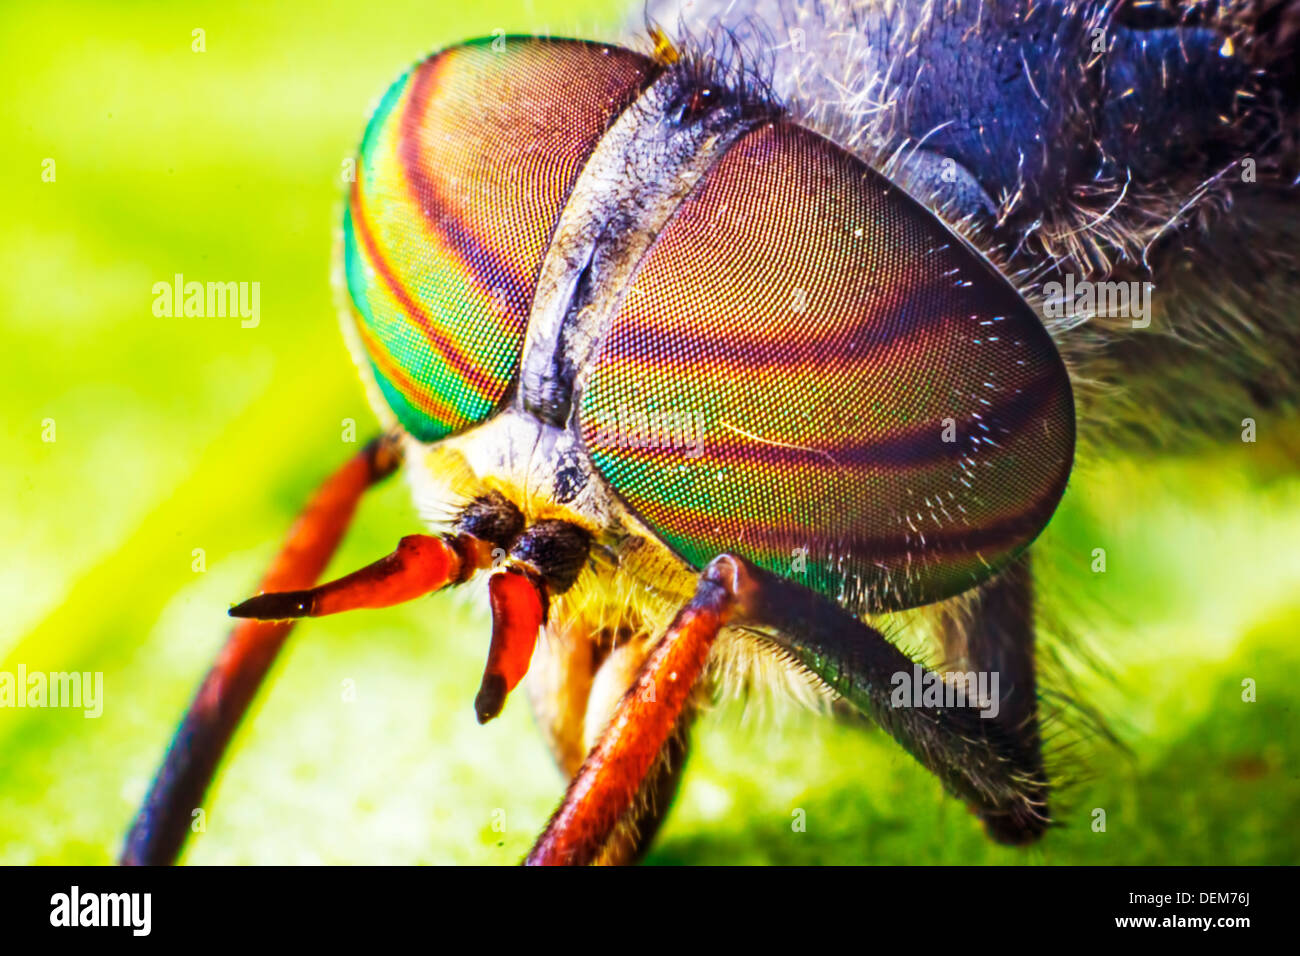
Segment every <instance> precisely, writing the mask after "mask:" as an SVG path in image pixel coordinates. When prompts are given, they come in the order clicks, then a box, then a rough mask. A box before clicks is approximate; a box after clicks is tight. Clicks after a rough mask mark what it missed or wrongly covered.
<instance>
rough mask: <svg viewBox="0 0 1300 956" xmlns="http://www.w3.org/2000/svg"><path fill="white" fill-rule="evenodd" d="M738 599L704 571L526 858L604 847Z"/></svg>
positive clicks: (569, 858)
mask: <svg viewBox="0 0 1300 956" xmlns="http://www.w3.org/2000/svg"><path fill="white" fill-rule="evenodd" d="M734 601H735V599H734V597H733V591H732V589H730V588H728V587H726V586H724V585H722V584H719V583H717V582H715V581H714V580H711V579H710V578H709V577H708V576H706V577H704V578H702V579H701V581H700V584H699V587H698V589H697V590H696V592H695V597H694V598H692V599H691V601H690V603H688V604H687V605H686V606H685V607H684V608H682V610H681V611H679V612H678V614H677V616H676V617H675V618H674V619H673V622H672V624H671V625H669V628H668V632H667V633H666V634H665V635H664V637H663V639H662V640H661V641H660V642H659V643H658V644H657V645H656V646H655V649H654V650H653V651H652V652H651V654H650V657H649V659H648V660H647V661H646V663H645V665H644V666H643V667H642V669H641V674H640V676H639V677H638V678H637V681H636V683H635V684H633V685H632V687H631V688H630V689H629V690H628V692H627V694H625V695H624V697H623V700H622V702H621V703H620V704H619V707H618V710H617V711H615V713H614V716H613V718H612V719H611V720H610V724H609V727H607V728H606V730H605V733H604V734H603V735H602V736H601V738H600V742H599V743H598V744H597V745H596V747H595V748H594V749H593V750H592V752H591V754H590V755H589V756H588V757H587V760H586V762H585V763H583V765H582V769H580V770H579V771H578V775H577V776H576V777H574V778H573V781H572V782H571V783H570V784H569V790H568V792H567V793H566V794H565V797H564V802H563V803H561V804H560V808H559V809H558V810H556V811H555V815H554V816H552V817H551V821H550V823H549V824H547V827H546V830H545V832H543V833H542V835H541V837H539V838H538V840H537V844H536V845H535V846H534V847H533V850H532V852H531V853H529V855H528V859H527V860H525V863H527V864H528V865H531V866H549V865H565V864H568V865H575V866H582V865H585V864H587V863H590V862H592V861H593V860H595V859H596V857H597V856H598V855H599V854H600V851H601V850H602V849H603V848H604V846H605V844H606V842H607V841H608V840H609V838H610V835H611V834H612V833H613V832H614V828H615V827H616V826H617V825H618V822H619V820H620V819H622V818H623V816H624V815H625V814H626V813H627V812H628V811H629V810H631V809H632V806H633V802H634V801H635V799H636V795H637V793H638V791H639V790H640V789H641V784H642V782H643V781H644V780H645V779H646V775H647V774H649V772H650V770H651V769H652V768H653V766H654V764H655V761H656V760H657V759H658V758H659V754H660V752H661V751H662V750H663V748H664V745H665V744H666V743H667V742H668V740H669V738H670V737H671V736H672V733H673V729H674V727H675V725H676V723H677V719H678V717H680V716H681V713H682V710H683V708H684V707H685V705H686V703H687V701H688V700H689V698H690V695H691V691H692V690H693V689H694V687H695V685H696V682H697V681H698V680H699V677H700V675H701V674H702V673H703V671H704V665H705V663H706V661H707V660H708V657H709V649H710V648H711V647H712V646H713V641H714V640H715V639H716V638H717V636H718V632H719V631H720V630H721V629H722V627H723V625H724V624H726V622H727V620H728V619H729V617H730V616H731V612H732V608H733V606H734Z"/></svg>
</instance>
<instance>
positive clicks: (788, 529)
mask: <svg viewBox="0 0 1300 956" xmlns="http://www.w3.org/2000/svg"><path fill="white" fill-rule="evenodd" d="M582 388H583V391H582V394H581V397H580V402H579V412H580V416H581V419H580V425H581V429H582V435H583V440H584V443H585V444H586V446H587V448H588V450H589V451H590V453H591V455H592V459H593V462H594V463H595V465H596V467H597V468H598V469H599V470H600V472H601V473H602V474H603V475H604V476H605V478H606V479H607V480H608V481H609V483H610V484H611V486H612V487H613V488H614V490H615V491H616V492H617V493H618V494H619V495H620V496H621V497H622V498H623V500H624V501H625V502H626V503H627V504H628V505H629V506H630V507H631V508H632V509H633V511H634V512H636V513H637V514H638V515H639V516H640V517H641V518H642V519H643V520H644V521H645V522H646V523H647V524H648V525H649V526H650V528H651V529H653V530H654V532H655V533H656V534H657V535H659V536H660V537H661V538H662V539H663V540H664V541H666V542H667V543H668V544H669V545H670V546H672V547H673V548H674V549H675V550H676V551H677V552H678V553H679V554H681V555H682V556H683V557H684V558H686V559H687V560H688V561H689V562H691V563H692V564H693V565H695V566H696V567H702V566H703V565H704V564H706V563H707V562H708V561H709V560H710V558H712V557H713V556H715V555H716V554H719V553H721V552H726V551H730V552H733V553H739V554H741V555H743V556H745V557H747V558H749V559H751V560H753V561H755V562H756V563H758V564H760V565H763V566H765V567H767V568H769V569H770V570H773V571H775V572H777V573H779V574H782V575H785V576H787V577H790V578H792V579H794V580H798V581H801V582H803V583H805V584H808V585H809V586H811V587H813V588H815V589H816V590H818V591H820V592H822V593H823V594H827V595H829V596H832V597H834V598H836V599H839V600H841V601H844V602H846V603H847V604H850V605H851V606H853V607H855V608H859V609H862V610H893V609H900V608H905V607H910V606H915V605H919V604H923V603H928V602H931V601H935V600H939V599H941V598H944V597H948V596H951V595H953V594H957V593H960V592H961V591H963V590H966V589H967V588H969V587H971V586H973V585H975V584H977V583H979V582H980V581H982V580H984V579H985V578H987V577H988V576H990V575H991V574H993V573H994V572H995V571H996V570H997V569H998V568H1000V567H1002V566H1004V565H1005V564H1006V563H1007V562H1008V561H1009V560H1011V559H1012V558H1013V557H1014V556H1015V555H1016V554H1017V553H1018V552H1019V551H1020V550H1022V549H1023V548H1024V547H1025V546H1026V545H1027V544H1028V543H1029V542H1030V541H1031V540H1032V539H1033V538H1034V537H1035V536H1036V535H1037V534H1038V532H1039V531H1040V530H1041V529H1042V527H1043V526H1044V525H1045V524H1046V522H1047V520H1048V519H1049V517H1050V516H1051V514H1052V512H1053V511H1054V510H1055V508H1056V505H1057V502H1058V501H1059V499H1060V497H1061V494H1062V492H1063V490H1064V488H1065V483H1066V479H1067V477H1068V475H1069V472H1070V466H1071V462H1072V459H1073V449H1074V403H1073V397H1072V394H1071V389H1070V383H1069V379H1068V377H1067V374H1066V370H1065V367H1064V365H1063V363H1062V362H1061V359H1060V357H1059V356H1058V354H1057V352H1056V349H1055V347H1054V346H1053V344H1052V341H1051V339H1050V338H1049V336H1048V335H1047V333H1046V331H1045V330H1044V328H1043V326H1042V324H1041V322H1040V321H1039V320H1038V317H1037V316H1036V315H1035V314H1034V312H1033V311H1032V309H1030V307H1029V306H1028V305H1027V304H1026V303H1025V301H1024V300H1023V299H1022V298H1021V297H1020V295H1019V294H1018V293H1017V292H1016V291H1015V289H1014V288H1012V286H1011V285H1010V284H1009V283H1008V282H1007V281H1006V280H1005V279H1004V278H1003V277H1002V276H1001V274H1000V273H998V271H997V270H996V269H995V268H994V267H993V266H991V265H990V264H989V263H988V262H987V261H986V260H985V259H984V258H983V257H982V256H980V255H979V254H978V253H977V252H975V251H974V250H972V249H971V248H970V247H969V246H968V245H966V244H965V243H964V242H963V241H962V240H960V239H959V238H957V237H956V236H955V235H953V234H952V233H951V232H950V231H949V230H948V229H947V228H946V227H945V226H944V225H943V224H942V223H941V222H939V221H938V220H937V219H936V218H935V217H934V216H933V215H931V214H930V213H929V212H928V211H927V210H925V209H924V208H923V207H921V206H920V205H919V204H917V203H916V202H914V201H913V200H911V199H910V198H909V197H907V196H906V195H904V194H903V193H902V192H901V191H899V190H898V189H897V188H895V187H893V186H892V185H891V184H890V183H889V181H888V180H886V179H885V178H884V177H882V176H880V175H879V174H877V173H875V172H874V171H872V170H871V169H870V168H868V167H867V166H866V165H865V164H863V163H861V162H859V161H858V160H857V159H856V158H854V157H853V156H851V155H850V154H848V153H847V152H845V151H844V150H842V149H840V148H838V147H837V146H835V145H834V144H832V143H830V142H829V141H827V140H825V139H822V138H821V137H819V136H817V135H815V134H813V133H811V132H810V131H808V130H806V129H804V128H802V127H800V126H797V125H795V124H791V123H774V124H768V125H765V126H763V127H760V128H758V129H756V130H754V131H752V132H751V133H749V134H747V135H746V136H744V137H743V138H741V139H740V140H739V141H738V142H737V143H736V145H735V146H733V147H732V148H731V149H730V150H729V151H728V152H727V153H726V154H725V155H724V156H723V157H722V159H720V160H719V161H718V162H717V163H715V164H714V166H713V167H712V168H711V169H710V171H709V172H708V173H707V174H706V175H705V176H704V177H703V178H702V179H701V181H700V182H699V183H698V184H697V186H696V187H695V189H694V190H693V192H692V193H691V194H690V195H689V196H688V197H687V199H686V200H685V201H684V203H683V204H682V205H681V206H680V207H679V209H678V211H677V212H676V213H675V215H674V217H673V218H672V219H671V220H670V221H669V223H668V225H667V226H666V228H665V229H664V230H663V231H662V232H661V234H660V236H659V237H658V238H657V239H656V241H655V243H654V245H653V246H652V247H651V249H650V251H649V252H648V253H647V255H646V256H645V258H644V259H643V261H642V263H641V266H640V267H639V270H638V272H637V274H636V275H635V276H634V278H633V280H632V282H631V284H630V286H629V288H628V290H627V293H626V296H625V299H624V301H623V303H622V305H621V306H620V309H619V311H618V312H617V313H616V315H615V317H614V319H613V321H612V324H611V326H610V328H609V329H608V331H607V332H606V334H605V338H604V340H603V341H602V343H601V345H600V347H599V350H598V354H597V358H596V360H595V363H594V365H593V367H592V369H591V371H590V373H589V377H588V378H587V380H586V381H585V383H583V385H582Z"/></svg>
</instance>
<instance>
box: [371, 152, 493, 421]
mask: <svg viewBox="0 0 1300 956" xmlns="http://www.w3.org/2000/svg"><path fill="white" fill-rule="evenodd" d="M361 179H362V177H360V176H358V177H357V180H356V182H354V183H353V184H352V224H353V228H354V229H355V231H356V234H357V235H358V236H360V237H361V243H362V245H363V246H364V247H365V249H366V254H367V256H368V257H369V259H370V262H371V264H372V265H373V266H374V268H375V271H376V272H377V273H379V276H380V278H381V279H383V281H384V285H385V286H387V288H388V290H389V292H391V293H392V295H393V297H394V298H395V299H397V302H398V304H399V305H400V306H401V307H402V311H403V313H404V314H405V315H406V316H407V317H409V318H410V319H412V320H413V321H414V322H415V324H416V325H418V326H419V327H420V330H421V331H422V332H423V333H424V337H425V339H427V340H428V342H429V345H430V346H431V347H432V349H433V350H434V352H436V353H437V354H438V357H439V358H441V359H442V360H443V362H445V363H446V364H447V365H448V366H449V367H450V368H451V369H452V370H453V371H455V372H456V374H458V375H459V376H460V377H461V378H462V379H463V380H464V381H465V382H466V384H468V385H469V386H470V387H471V388H473V389H474V390H475V391H476V392H477V393H478V394H479V395H480V396H481V397H483V398H486V399H489V400H495V399H496V397H497V395H498V394H499V393H500V391H501V385H502V383H500V382H497V381H496V380H494V379H493V378H491V377H490V376H488V375H487V374H485V373H484V372H483V370H482V369H480V368H477V367H476V366H474V365H472V364H470V363H469V362H468V361H466V359H465V356H464V354H463V353H462V352H461V350H460V349H459V348H458V347H457V345H456V343H455V342H453V341H452V340H451V339H449V338H448V337H447V336H446V335H445V334H443V333H442V332H441V331H439V330H438V328H437V327H436V326H435V325H434V324H433V320H432V319H431V318H430V316H429V313H428V312H426V311H425V309H424V307H423V306H421V305H420V303H418V302H417V301H416V300H415V299H413V298H412V297H411V295H410V294H409V293H408V292H407V291H406V289H405V287H404V286H403V285H402V283H401V281H400V280H399V279H398V278H397V276H395V275H394V274H393V270H392V268H391V267H390V266H389V264H388V262H387V261H386V260H385V259H384V255H383V252H382V251H381V250H380V249H379V246H378V244H377V243H376V241H375V237H374V235H373V234H372V233H371V231H370V222H369V220H368V219H367V218H366V214H365V210H364V209H363V208H362V204H361ZM456 417H457V418H458V419H459V418H461V417H463V416H461V415H460V414H459V413H458V414H457V416H456Z"/></svg>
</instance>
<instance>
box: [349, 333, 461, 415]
mask: <svg viewBox="0 0 1300 956" xmlns="http://www.w3.org/2000/svg"><path fill="white" fill-rule="evenodd" d="M356 326H357V332H358V333H359V334H360V335H361V341H362V344H364V345H365V347H366V351H367V352H368V353H369V354H370V360H371V361H372V362H374V363H375V365H376V366H377V367H378V368H379V371H380V372H381V373H382V374H383V376H384V378H386V379H387V380H388V381H389V382H390V383H391V384H392V385H393V387H394V388H396V389H397V390H398V391H399V392H401V393H402V397H403V398H405V399H406V400H407V401H408V402H410V403H411V405H413V406H414V407H415V408H417V409H419V410H420V411H421V412H423V413H424V414H426V415H428V416H429V417H430V418H433V419H434V420H435V421H437V422H440V423H442V424H444V425H456V424H463V423H464V422H465V420H466V419H465V416H464V414H462V413H461V412H459V411H457V410H456V409H455V408H453V407H452V406H450V405H448V404H447V403H446V402H444V401H442V400H441V399H439V398H438V396H437V395H436V394H435V393H434V392H433V391H432V390H430V389H428V388H425V387H422V386H421V385H420V383H419V382H416V381H414V380H413V379H411V377H410V376H409V375H407V374H406V369H404V368H402V367H401V366H400V365H398V364H397V363H396V362H394V361H392V359H391V358H390V356H389V352H388V350H387V349H386V348H384V345H383V343H382V342H380V341H379V340H378V339H376V338H375V337H374V336H373V335H372V334H371V333H370V329H368V328H367V327H366V323H365V322H364V321H362V320H361V318H360V316H358V317H357V323H356Z"/></svg>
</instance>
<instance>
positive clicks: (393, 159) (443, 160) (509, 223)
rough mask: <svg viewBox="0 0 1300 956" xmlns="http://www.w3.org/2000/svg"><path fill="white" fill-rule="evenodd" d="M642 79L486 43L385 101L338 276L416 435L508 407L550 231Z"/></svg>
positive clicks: (556, 51) (513, 42)
mask: <svg viewBox="0 0 1300 956" xmlns="http://www.w3.org/2000/svg"><path fill="white" fill-rule="evenodd" d="M650 73H651V66H650V62H649V61H648V60H647V59H646V58H645V57H642V56H640V55H638V54H636V53H632V52H630V51H627V50H621V49H618V48H615V47H609V46H604V45H601V44H595V43H583V42H578V41H568V40H558V41H548V40H539V39H534V38H506V39H498V40H496V41H494V40H492V39H486V40H482V41H478V42H474V43H469V44H466V45H464V46H458V47H453V48H451V49H448V50H445V51H443V52H442V53H439V54H436V55H435V56H433V57H431V58H429V59H428V60H425V61H424V62H423V63H421V64H420V65H419V66H417V67H416V68H414V69H413V70H411V72H409V73H408V74H407V75H406V76H404V77H402V78H401V79H400V80H398V82H397V83H395V84H394V85H393V86H392V88H391V89H389V91H388V93H387V94H386V95H385V96H384V98H383V100H382V102H381V103H380V105H379V107H378V108H377V109H376V111H375V114H374V117H373V118H372V119H371V121H370V125H369V127H368V129H367V131H366V134H365V138H364V140H363V141H362V144H361V152H360V157H359V163H358V170H357V178H356V182H355V184H354V186H353V189H352V192H351V195H350V197H349V201H348V208H347V212H346V214H345V218H344V223H343V242H344V248H343V256H344V270H345V276H346V280H347V286H348V291H349V293H350V295H351V298H352V302H353V304H354V306H355V319H356V325H357V329H358V331H359V333H360V338H361V342H362V344H363V345H364V347H365V351H366V355H367V357H368V358H369V360H370V363H371V365H372V367H373V371H374V375H375V380H376V382H377V384H378V386H379V389H380V391H382V393H383V396H384V399H385V401H386V402H387V403H388V405H389V406H390V407H391V409H392V410H393V412H394V414H395V415H396V416H397V420H398V421H399V422H400V424H401V425H402V426H403V427H404V428H405V429H406V430H407V431H408V432H410V433H411V434H412V435H414V436H415V437H417V438H419V439H422V440H424V441H433V440H436V439H439V438H443V437H445V436H446V435H449V434H451V433H453V432H456V431H459V430H460V429H463V428H465V427H467V426H469V425H473V424H475V423H478V422H481V421H483V420H484V419H485V418H487V417H488V416H489V415H490V414H491V413H492V411H493V410H494V409H495V408H497V407H498V406H499V405H500V404H501V402H502V401H503V399H504V398H505V397H506V395H507V393H508V391H509V389H510V387H511V384H512V382H513V380H514V378H515V376H516V373H517V371H518V365H519V354H520V350H521V348H522V345H523V339H524V330H525V326H526V324H527V320H528V311H529V308H530V306H531V304H532V300H533V293H534V289H535V285H536V280H537V272H538V269H539V267H540V265H541V261H542V257H543V255H544V253H545V251H546V248H547V245H548V243H549V241H550V237H551V232H552V229H553V227H554V224H555V221H556V218H557V217H558V215H559V213H560V210H561V209H562V207H563V206H564V202H565V199H566V197H567V195H568V192H569V190H570V188H571V187H572V185H573V182H574V180H575V179H576V178H577V176H578V174H579V172H580V171H581V170H582V167H583V164H584V162H585V161H586V159H587V157H588V155H589V154H590V153H591V151H592V149H593V148H594V147H595V145H596V143H597V142H598V141H599V139H600V137H601V135H602V134H603V133H604V131H605V129H606V127H607V126H608V125H609V123H610V122H611V121H612V120H613V119H614V118H615V117H617V115H618V114H619V113H620V112H621V111H622V110H623V108H624V107H626V106H627V104H628V103H629V102H630V101H631V100H633V99H635V97H636V94H637V93H638V92H639V91H640V90H641V88H642V87H643V86H644V85H645V83H646V81H647V79H648V77H649V76H650Z"/></svg>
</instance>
